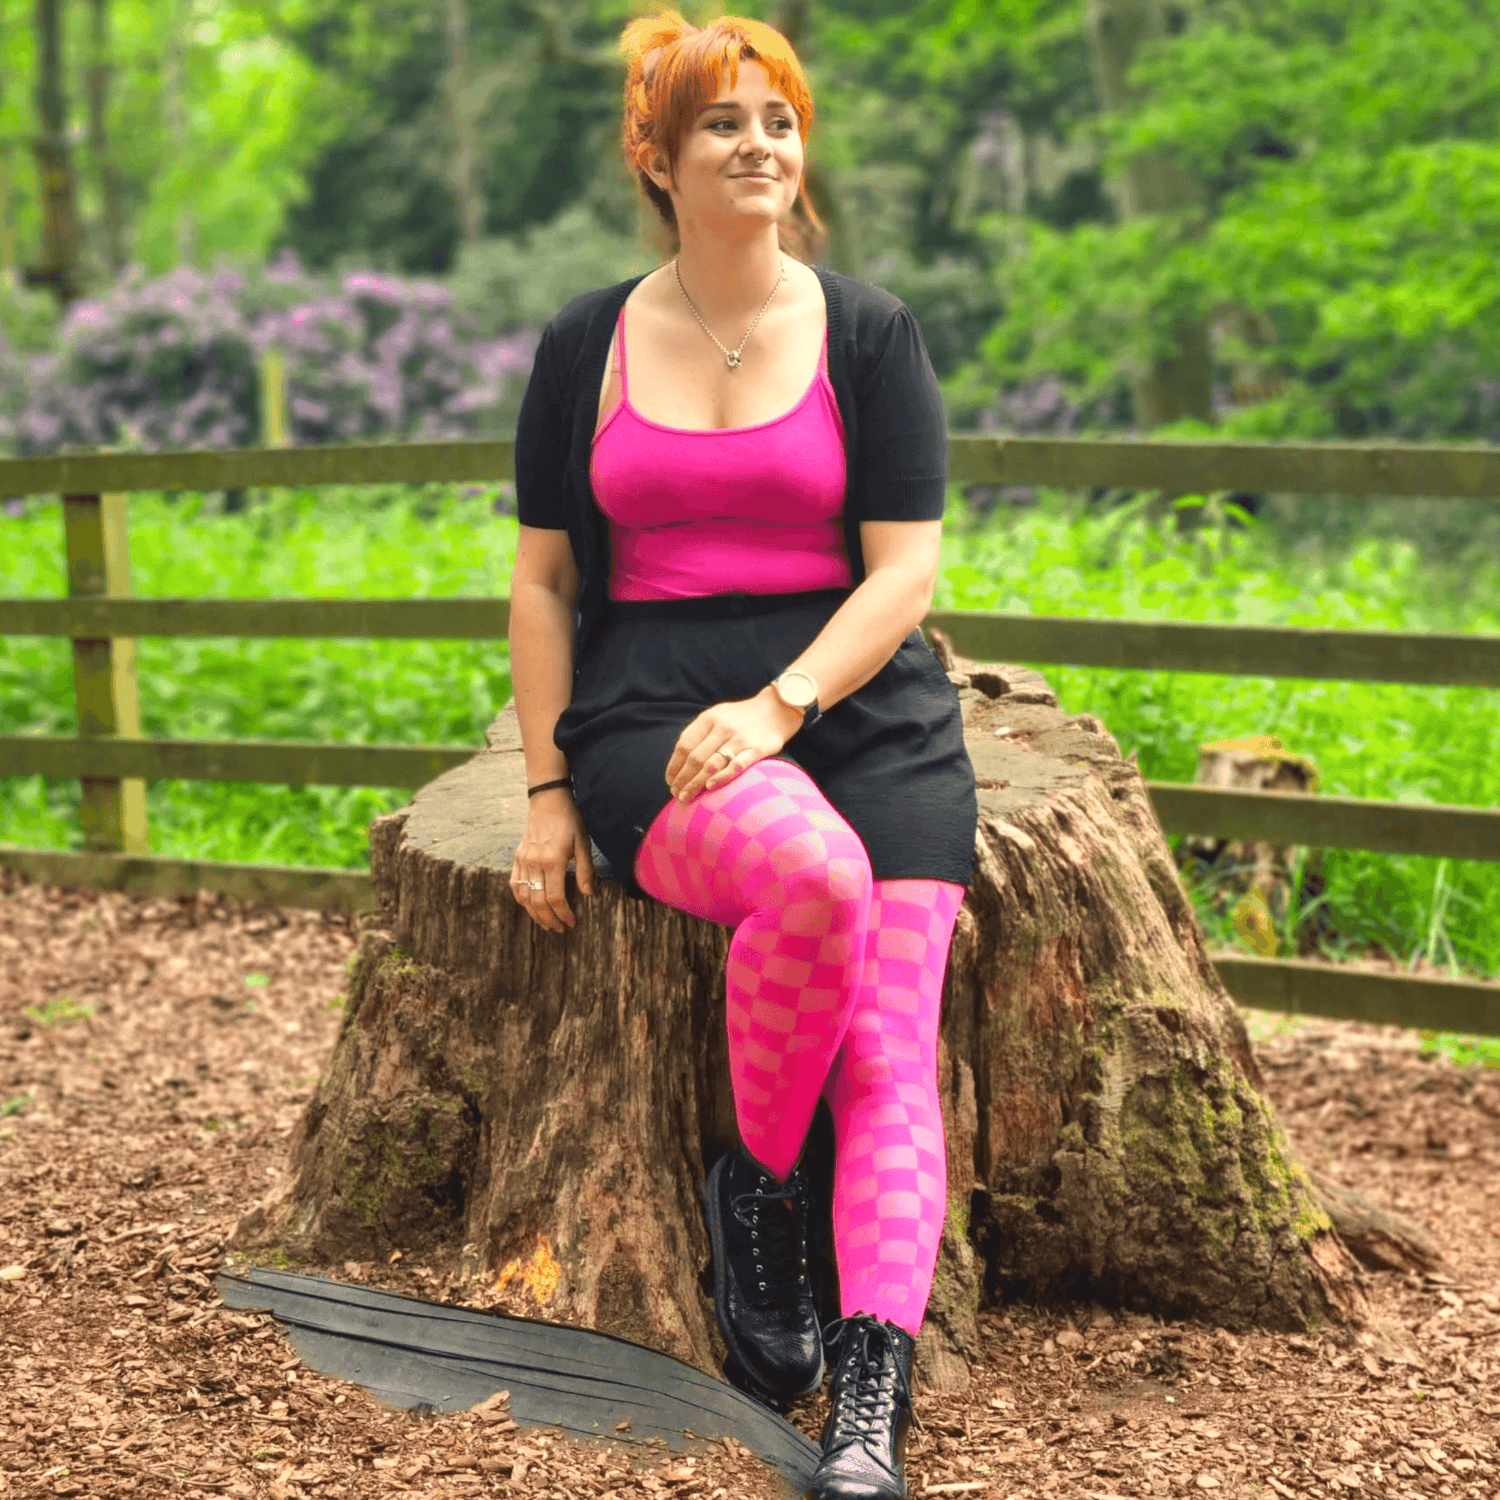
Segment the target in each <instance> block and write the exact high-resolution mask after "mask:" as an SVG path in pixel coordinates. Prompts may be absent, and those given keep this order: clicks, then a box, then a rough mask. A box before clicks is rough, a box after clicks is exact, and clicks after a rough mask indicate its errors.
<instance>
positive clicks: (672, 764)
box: [667, 714, 714, 786]
mask: <svg viewBox="0 0 1500 1500" xmlns="http://www.w3.org/2000/svg"><path fill="white" fill-rule="evenodd" d="M713 732H714V726H713V724H712V723H711V722H710V721H709V719H708V716H707V715H706V714H699V715H698V717H697V718H696V719H694V720H693V721H692V723H690V724H689V725H688V726H687V728H686V729H684V730H683V731H682V733H681V734H680V735H678V736H677V743H676V744H675V745H674V746H673V747H672V753H671V755H670V756H669V757H668V758H667V785H668V786H671V785H672V783H673V781H675V780H676V778H677V774H678V772H679V771H681V769H682V764H683V762H684V761H685V760H686V759H687V758H688V756H689V755H691V754H692V753H693V751H694V750H696V749H697V748H698V746H699V745H701V744H702V743H703V741H704V740H705V739H706V738H707V737H708V736H709V735H710V734H712V733H713Z"/></svg>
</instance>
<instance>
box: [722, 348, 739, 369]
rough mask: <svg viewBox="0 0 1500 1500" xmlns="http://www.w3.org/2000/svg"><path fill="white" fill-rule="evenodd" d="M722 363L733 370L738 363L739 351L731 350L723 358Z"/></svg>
mask: <svg viewBox="0 0 1500 1500" xmlns="http://www.w3.org/2000/svg"><path fill="white" fill-rule="evenodd" d="M724 362H725V363H726V364H727V365H728V366H729V368H730V369H731V370H732V369H734V368H735V367H736V366H737V365H738V364H739V362H740V351H739V350H738V349H731V350H730V351H729V353H728V354H726V355H725V356H724Z"/></svg>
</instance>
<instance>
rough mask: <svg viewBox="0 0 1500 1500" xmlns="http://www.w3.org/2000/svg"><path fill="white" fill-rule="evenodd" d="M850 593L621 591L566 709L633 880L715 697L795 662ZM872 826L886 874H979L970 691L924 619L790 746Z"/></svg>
mask: <svg viewBox="0 0 1500 1500" xmlns="http://www.w3.org/2000/svg"><path fill="white" fill-rule="evenodd" d="M848 597H849V595H848V591H847V590H844V589H825V590H820V591H818V592H815V593H806V594H714V595H711V596H709V597H707V598H703V599H670V600H662V601H654V600H653V601H644V602H621V601H612V602H611V603H610V604H608V605H607V607H606V611H605V614H604V617H603V619H602V621H601V623H600V625H599V627H598V629H597V630H596V631H595V632H594V635H593V639H592V641H591V642H590V645H589V649H588V652H587V654H586V656H585V658H584V660H583V661H582V662H581V663H580V664H579V668H578V671H577V672H576V674H575V678H574V685H573V701H572V702H571V703H570V704H569V705H568V707H567V709H566V710H564V712H563V714H562V716H561V718H559V719H558V721H557V730H556V733H555V735H554V739H555V741H556V744H557V747H558V749H559V750H561V751H562V752H563V754H564V755H566V756H567V757H568V765H569V768H570V773H571V775H572V779H573V787H574V793H575V796H576V797H577V800H578V808H579V811H580V812H581V813H582V815H583V820H584V823H585V825H586V826H587V828H588V830H589V833H590V835H591V836H592V837H593V840H594V843H595V844H596V845H597V846H598V848H599V849H600V851H601V852H602V853H603V855H604V857H605V859H606V860H607V861H608V864H609V869H608V870H607V871H605V872H601V873H605V874H607V875H608V876H609V877H610V878H612V879H614V880H618V881H619V882H620V883H621V884H622V885H624V887H625V888H626V890H628V891H629V892H630V894H631V895H633V896H636V897H640V898H643V899H644V898H645V896H646V893H645V892H644V891H642V890H641V888H640V887H639V886H638V885H637V884H636V881H635V856H636V851H637V850H638V849H639V848H640V843H641V839H642V838H643V837H644V836H645V833H646V830H647V829H648V828H649V827H650V826H651V821H652V819H653V818H655V817H656V815H657V814H658V813H659V812H660V811H661V810H662V808H663V807H665V806H666V804H667V802H668V801H669V800H670V796H671V794H670V792H669V791H668V790H667V782H666V771H667V762H668V760H670V759H671V755H672V750H673V747H674V746H675V745H676V743H677V739H678V736H679V735H680V734H681V733H682V731H683V730H684V729H685V728H686V727H687V725H688V724H689V723H690V722H691V721H692V720H693V719H695V718H696V717H697V716H698V715H699V714H700V713H702V712H703V710H704V709H706V708H709V707H711V706H712V705H713V704H715V703H725V702H730V701H733V700H736V699H741V698H749V697H753V696H754V694H756V693H758V692H759V691H760V690H761V689H762V688H763V687H765V685H766V684H767V683H768V682H770V681H771V680H772V679H773V678H775V677H778V676H780V674H781V673H782V672H783V671H785V670H786V668H787V667H789V666H790V665H791V663H792V662H793V661H794V660H796V658H797V657H798V656H799V655H801V653H802V652H803V651H804V650H805V649H806V648H807V646H808V645H809V643H810V642H811V641H812V640H813V638H814V637H815V636H816V635H817V634H818V632H819V631H820V630H821V629H822V628H823V626H824V625H825V624H826V623H827V622H828V620H829V618H830V617H831V616H832V615H833V613H834V611H835V610H836V609H837V608H838V607H839V605H840V604H842V603H843V601H844V600H845V599H847V598H848ZM781 756H782V758H783V759H786V760H789V761H792V762H794V763H795V764H796V765H799V766H801V767H802V769H803V770H804V771H806V772H807V774H808V775H809V776H810V777H811V778H812V779H813V781H814V782H815V783H816V784H817V785H818V787H819V789H820V790H821V791H822V793H823V795H824V796H825V797H827V798H828V800H829V802H830V803H832V804H833V806H834V807H835V808H837V809H838V811H839V813H840V814H841V815H842V816H843V818H844V820H845V821H846V822H847V823H848V824H849V825H850V827H851V828H853V829H854V831H855V833H857V834H858V835H859V837H860V838H861V840H863V842H864V846H865V849H866V850H867V852H868V853H869V856H870V868H871V872H872V874H873V876H874V878H875V879H876V880H944V881H952V882H954V883H955V884H958V885H964V886H967V885H968V883H969V878H970V876H971V875H972V873H973V868H974V834H975V829H976V827H977V825H978V820H979V808H978V802H977V799H976V796H975V790H974V767H973V765H972V764H971V763H970V761H969V752H968V750H967V749H966V748H965V747H964V736H963V722H962V719H961V717H960V713H959V706H958V693H957V691H956V690H955V688H954V686H953V684H952V683H951V682H949V680H948V676H947V674H946V673H945V672H944V671H943V669H942V667H941V665H940V664H939V663H938V660H937V658H936V657H935V656H934V655H933V654H932V650H931V648H930V647H929V646H928V644H927V642H926V641H925V640H924V639H923V638H922V632H921V631H920V630H913V631H912V633H911V634H910V635H909V636H907V637H906V639H905V640H904V641H902V643H901V645H900V647H899V648H898V649H897V651H896V654H895V655H894V656H893V657H892V658H891V660H890V661H889V662H887V663H886V665H885V666H884V667H882V668H881V669H880V671H879V672H878V673H876V675H875V676H874V677H872V678H871V679H870V681H869V682H867V683H866V684H865V685H864V686H863V687H862V688H860V689H858V691H856V692H854V693H851V694H850V695H849V697H847V698H845V699H843V700H842V702H839V703H836V704H834V705H833V707H832V708H830V709H829V710H828V711H827V712H826V713H824V714H823V715H822V716H821V717H820V718H818V719H817V720H816V721H815V722H814V723H813V724H811V725H809V726H808V727H807V728H806V729H802V730H799V731H798V732H797V733H796V734H795V735H793V736H792V738H791V739H790V740H788V741H787V743H786V745H785V747H784V748H783V749H782V751H781Z"/></svg>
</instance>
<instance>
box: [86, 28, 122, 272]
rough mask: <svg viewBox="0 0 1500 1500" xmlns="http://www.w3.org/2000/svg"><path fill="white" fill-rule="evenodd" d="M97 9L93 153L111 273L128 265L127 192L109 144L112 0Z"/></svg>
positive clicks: (91, 73) (91, 86) (91, 87)
mask: <svg viewBox="0 0 1500 1500" xmlns="http://www.w3.org/2000/svg"><path fill="white" fill-rule="evenodd" d="M91 4H92V7H93V12H94V26H93V35H92V46H93V56H92V58H91V59H90V61H89V68H88V94H89V156H90V157H91V158H92V159H93V163H94V174H95V176H96V178H97V179H98V184H99V205H100V209H99V215H100V219H101V222H102V223H103V226H104V235H103V239H104V255H105V259H106V261H107V262H108V265H109V269H110V273H111V275H114V276H118V275H119V274H120V272H121V271H123V270H124V269H125V196H124V191H123V188H122V186H121V182H120V169H119V167H118V166H117V165H116V163H115V158H114V153H113V152H112V151H111V149H110V144H109V83H110V73H111V71H112V64H111V63H110V60H109V0H91Z"/></svg>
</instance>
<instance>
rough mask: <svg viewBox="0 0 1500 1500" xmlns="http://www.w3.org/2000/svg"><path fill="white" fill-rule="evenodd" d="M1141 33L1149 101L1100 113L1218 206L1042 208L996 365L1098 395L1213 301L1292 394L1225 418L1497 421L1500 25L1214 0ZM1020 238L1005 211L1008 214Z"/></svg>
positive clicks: (1294, 422)
mask: <svg viewBox="0 0 1500 1500" xmlns="http://www.w3.org/2000/svg"><path fill="white" fill-rule="evenodd" d="M1192 14H1193V24H1192V25H1191V26H1190V27H1189V28H1188V29H1187V31H1185V32H1184V33H1183V34H1182V35H1180V36H1178V37H1175V38H1172V39H1171V40H1170V41H1168V42H1165V43H1163V44H1161V45H1159V46H1158V47H1156V48H1155V49H1154V50H1152V51H1143V56H1142V58H1141V59H1139V60H1138V66H1137V69H1136V72H1135V75H1134V77H1135V81H1137V82H1138V83H1139V84H1141V85H1142V87H1143V88H1144V89H1145V90H1146V102H1145V103H1144V104H1142V105H1141V106H1140V107H1139V108H1137V109H1135V110H1132V111H1129V112H1125V113H1123V114H1122V115H1121V116H1120V117H1119V118H1117V119H1112V120H1108V121H1104V122H1100V123H1099V124H1098V125H1096V126H1092V127H1090V128H1092V129H1096V130H1098V131H1100V132H1101V133H1102V135H1103V136H1104V138H1105V139H1107V140H1108V142H1109V146H1110V155H1109V158H1108V161H1109V163H1110V164H1111V165H1112V166H1115V167H1118V166H1119V164H1121V163H1122V162H1123V161H1124V160H1126V159H1127V158H1129V157H1131V156H1133V155H1135V154H1136V153H1145V152H1159V153H1163V154H1165V155H1167V156H1169V157H1170V158H1171V159H1172V160H1174V161H1176V162H1177V163H1178V164H1179V165H1181V166H1183V167H1185V168H1187V169H1188V170H1189V171H1190V172H1191V173H1192V174H1193V176H1194V177H1195V179H1196V180H1197V181H1198V182H1199V183H1200V184H1202V186H1203V189H1204V193H1205V199H1206V204H1207V206H1206V208H1205V210H1203V211H1202V212H1198V211H1190V212H1181V213H1176V214H1171V215H1166V214H1163V215H1155V216H1147V217H1145V218H1143V219H1141V220H1139V221H1135V222H1131V223H1125V224H1118V225H1102V224H1100V225H1088V226H1084V227H1082V228H1079V229H1076V230H1074V231H1072V232H1070V233H1058V232H1056V231H1054V230H1050V229H1048V228H1046V227H1045V226H1043V225H1040V224H1035V223H1033V224H1030V225H1028V226H1027V228H1026V231H1025V233H1024V235H1023V236H1022V237H1021V239H1020V241H1019V243H1020V245H1021V247H1022V249H1023V252H1024V253H1022V254H1021V255H1019V256H1016V257H1015V258H1014V259H1012V260H1010V261H1008V262H1007V263H1006V264H1005V266H1004V268H1003V269H1002V271H1001V281H1002V285H1003V286H1004V288H1005V290H1006V292H1007V295H1008V297H1009V299H1010V302H1009V309H1008V315H1007V318H1006V320H1005V322H1004V323H1002V324H1001V325H1000V326H998V327H997V328H996V329H995V330H994V331H993V333H992V335H991V336H990V338H989V339H988V340H987V341H986V344H985V350H984V353H985V358H986V360H987V362H988V368H989V369H990V371H991V372H992V373H993V374H994V375H995V376H996V377H998V378H999V379H1001V380H1002V381H1015V380H1020V379H1024V378H1026V377H1027V376H1029V375H1032V374H1035V373H1038V372H1050V371H1066V372H1067V374H1068V375H1069V377H1070V379H1071V380H1072V381H1073V382H1074V383H1075V384H1076V385H1077V387H1078V389H1079V390H1080V392H1081V393H1083V394H1084V395H1087V394H1090V393H1093V394H1097V393H1099V392H1100V391H1102V390H1104V389H1106V388H1107V387H1108V386H1109V385H1110V384H1111V382H1115V381H1118V380H1119V379H1121V378H1122V376H1128V375H1130V374H1132V373H1134V372H1136V371H1138V370H1139V369H1141V368H1142V367H1143V365H1144V364H1145V363H1146V362H1147V361H1148V360H1149V359H1150V358H1151V357H1152V356H1154V355H1155V354H1158V353H1161V352H1164V351H1167V350H1170V348H1171V346H1172V340H1173V335H1172V329H1173V327H1174V326H1175V323H1176V321H1177V319H1178V318H1180V317H1183V316H1188V317H1201V318H1208V319H1210V320H1212V321H1213V322H1214V324H1215V331H1216V334H1217V345H1218V353H1219V357H1220V359H1221V361H1223V362H1225V363H1226V364H1228V365H1241V366H1245V365H1248V366H1251V367H1254V368H1255V369H1257V370H1259V371H1261V372H1264V373H1265V374H1267V375H1268V376H1270V377H1271V378H1272V379H1273V380H1274V382H1275V384H1276V385H1278V386H1279V387H1280V391H1279V393H1278V394H1276V395H1275V396H1274V397H1273V399H1269V400H1265V401H1262V402H1260V403H1258V404H1253V405H1246V406H1244V407H1242V408H1241V409H1238V410H1235V411H1232V412H1230V413H1229V414H1228V416H1227V418H1226V423H1225V431H1226V434H1231V433H1232V434H1234V435H1242V436H1253V437H1280V436H1285V437H1313V436H1331V435H1342V436H1353V437H1358V436H1365V435H1371V436H1374V435H1385V434H1389V435H1392V436H1401V437H1422V438H1434V439H1436V438H1443V437H1448V438H1476V437H1477V438H1484V439H1487V440H1489V441H1495V440H1497V439H1500V385H1497V384H1496V383H1495V378H1494V377H1495V371H1496V369H1497V367H1500V276H1497V275H1496V272H1495V269H1494V258H1493V246H1494V244H1495V241H1496V237H1497V234H1500V186H1497V183H1500V136H1497V125H1500V25H1497V24H1496V22H1497V19H1500V17H1497V14H1496V11H1495V8H1494V6H1493V5H1492V4H1488V3H1481V4H1475V3H1473V0H1350V3H1347V4H1342V5H1340V6H1338V7H1330V6H1329V5H1328V4H1326V3H1325V0H1271V3H1268V4H1264V5H1257V6H1254V7H1247V6H1244V5H1241V4H1238V3H1234V0H1199V3H1197V4H1195V5H1194V6H1193V7H1192ZM993 230H994V237H995V240H996V242H997V243H999V242H1000V241H1002V240H1003V241H1004V242H1005V243H1007V244H1011V243H1014V242H1015V241H1014V230H1013V227H1012V226H1010V225H1003V226H1001V225H995V226H993Z"/></svg>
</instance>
